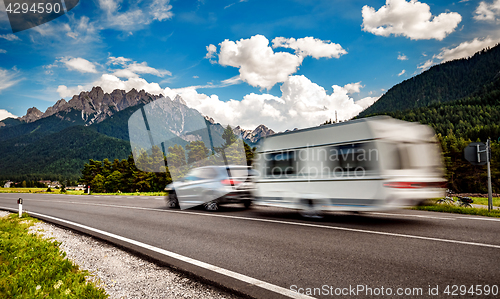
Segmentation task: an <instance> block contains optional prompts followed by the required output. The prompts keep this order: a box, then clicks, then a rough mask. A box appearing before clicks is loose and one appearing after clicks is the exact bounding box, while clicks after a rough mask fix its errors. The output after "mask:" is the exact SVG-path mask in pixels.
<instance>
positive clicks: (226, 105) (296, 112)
mask: <svg viewBox="0 0 500 299" xmlns="http://www.w3.org/2000/svg"><path fill="white" fill-rule="evenodd" d="M332 88H333V93H331V94H328V93H327V92H326V90H325V89H324V88H323V87H321V86H319V85H317V84H315V83H313V82H311V81H310V80H309V79H308V78H306V77H304V76H289V77H288V78H287V79H286V80H285V82H284V83H283V85H282V86H281V92H282V95H281V97H276V96H273V95H269V94H254V93H251V94H248V95H246V96H244V97H243V99H242V100H241V101H236V100H230V101H227V102H224V101H221V100H220V99H219V98H218V96H217V95H211V96H208V95H205V94H200V93H198V92H197V91H196V88H194V87H189V88H182V89H170V88H166V89H165V91H164V95H166V96H169V97H170V98H175V96H176V95H177V94H179V95H181V97H182V98H183V99H184V101H186V103H187V105H188V106H190V107H192V108H195V109H197V110H198V111H200V112H201V113H202V114H204V115H208V116H210V117H213V118H214V119H215V120H216V121H217V122H220V123H222V124H231V125H240V126H242V127H243V128H247V129H253V128H255V127H257V126H258V125H260V124H265V125H266V126H269V127H270V128H272V129H274V130H277V131H284V130H286V129H292V128H295V127H297V128H304V127H310V126H317V125H319V124H321V123H323V122H324V121H326V120H328V119H335V111H337V115H338V118H339V119H340V120H347V119H350V118H352V117H354V116H356V115H357V114H359V112H361V111H362V110H364V109H366V108H367V107H368V106H370V105H371V104H373V103H374V102H375V101H376V100H377V99H378V97H368V98H364V99H361V100H359V101H357V102H354V100H353V99H352V98H351V97H349V96H348V94H349V93H351V92H357V90H358V88H361V85H360V82H358V83H351V84H347V85H346V86H343V87H342V86H338V85H333V86H332ZM256 116H258V117H256Z"/></svg>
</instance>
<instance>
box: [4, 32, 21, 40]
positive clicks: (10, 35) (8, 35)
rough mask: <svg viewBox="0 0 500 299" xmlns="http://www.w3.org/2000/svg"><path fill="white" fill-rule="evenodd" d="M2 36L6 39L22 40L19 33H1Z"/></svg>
mask: <svg viewBox="0 0 500 299" xmlns="http://www.w3.org/2000/svg"><path fill="white" fill-rule="evenodd" d="M0 38H3V39H6V40H8V41H14V40H21V39H20V38H19V37H18V36H17V35H14V34H12V33H9V34H0Z"/></svg>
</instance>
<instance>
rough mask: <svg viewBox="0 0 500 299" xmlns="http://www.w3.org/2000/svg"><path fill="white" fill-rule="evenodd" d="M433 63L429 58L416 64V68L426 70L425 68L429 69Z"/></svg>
mask: <svg viewBox="0 0 500 299" xmlns="http://www.w3.org/2000/svg"><path fill="white" fill-rule="evenodd" d="M434 64H435V63H434V60H432V59H429V60H427V61H426V62H424V63H422V64H420V65H419V66H417V68H418V69H421V70H422V71H426V70H427V69H429V68H430V67H431V66H432V65H434Z"/></svg>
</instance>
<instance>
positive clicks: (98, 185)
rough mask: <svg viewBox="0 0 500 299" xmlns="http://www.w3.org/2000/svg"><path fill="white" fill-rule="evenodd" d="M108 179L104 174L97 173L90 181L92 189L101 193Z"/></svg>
mask: <svg viewBox="0 0 500 299" xmlns="http://www.w3.org/2000/svg"><path fill="white" fill-rule="evenodd" d="M105 184H106V179H105V178H104V176H102V174H100V173H99V174H97V175H96V176H95V177H94V179H93V180H92V181H91V182H90V190H91V191H93V192H97V193H101V192H104V191H105Z"/></svg>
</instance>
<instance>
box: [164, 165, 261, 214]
mask: <svg viewBox="0 0 500 299" xmlns="http://www.w3.org/2000/svg"><path fill="white" fill-rule="evenodd" d="M255 175H256V174H255V171H254V170H253V169H251V168H250V167H248V166H243V165H228V166H205V167H200V168H195V169H192V170H190V171H189V173H188V174H187V175H186V176H184V177H183V178H182V179H181V180H179V181H176V182H173V183H171V184H169V185H167V187H166V188H165V190H166V191H168V192H169V194H168V196H167V197H166V198H165V201H166V203H167V207H169V208H186V207H193V206H199V205H203V206H204V208H205V209H206V210H208V211H215V210H218V209H219V206H220V205H221V204H227V203H242V204H243V205H244V206H245V207H246V208H248V207H250V205H251V203H252V197H253V196H252V192H253V189H254V184H253V182H252V180H251V178H252V176H255Z"/></svg>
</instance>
